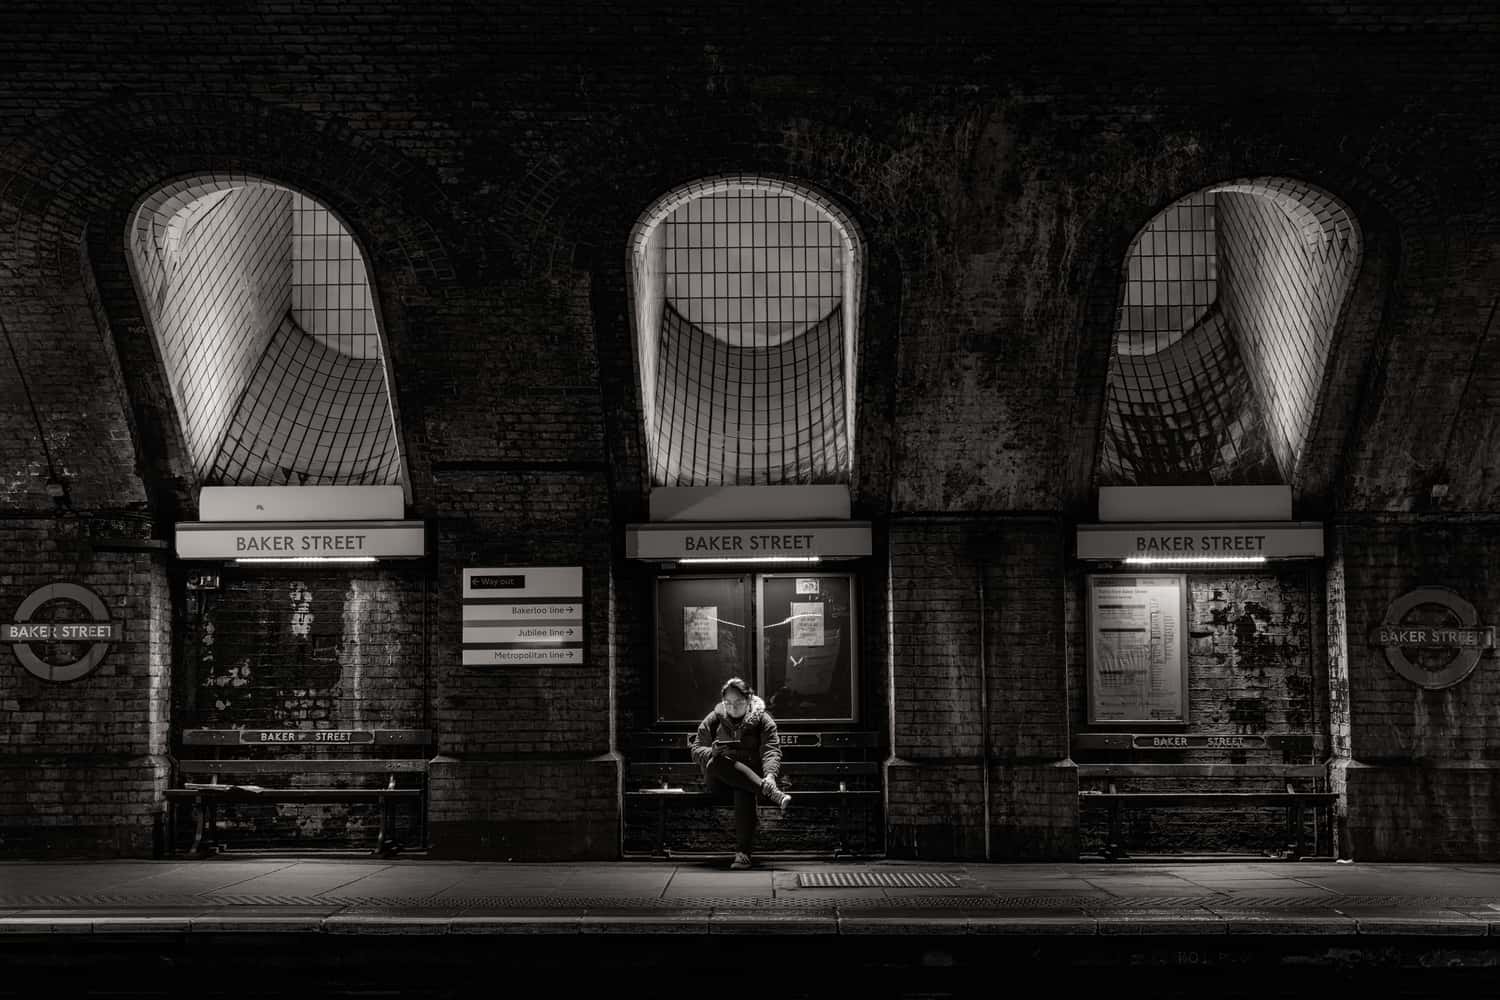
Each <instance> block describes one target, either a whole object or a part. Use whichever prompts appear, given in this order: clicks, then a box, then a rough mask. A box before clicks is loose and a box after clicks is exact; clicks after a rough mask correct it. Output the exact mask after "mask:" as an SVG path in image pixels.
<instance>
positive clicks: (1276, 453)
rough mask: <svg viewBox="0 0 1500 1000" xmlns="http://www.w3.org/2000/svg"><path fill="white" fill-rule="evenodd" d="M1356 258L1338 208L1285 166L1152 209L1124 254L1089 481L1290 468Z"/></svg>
mask: <svg viewBox="0 0 1500 1000" xmlns="http://www.w3.org/2000/svg"><path fill="white" fill-rule="evenodd" d="M1359 259H1360V234H1359V227H1358V225H1357V223H1356V222H1355V220H1354V218H1353V216H1352V214H1351V213H1350V212H1349V211H1348V209H1347V208H1346V207H1345V206H1344V205H1343V204H1342V203H1341V202H1339V201H1338V199H1336V198H1334V197H1333V196H1332V195H1330V194H1328V193H1327V192H1324V191H1320V190H1318V189H1316V188H1314V187H1312V186H1311V185H1308V184H1305V183H1302V182H1300V181H1293V180H1288V179H1285V178H1276V177H1261V178H1252V179H1245V180H1236V181H1231V182H1227V183H1223V184H1216V185H1212V186H1210V187H1207V188H1204V189H1203V190H1201V191H1198V192H1195V193H1193V194H1191V195H1188V196H1187V197H1184V198H1182V199H1180V200H1178V201H1176V202H1174V203H1173V204H1171V205H1169V206H1168V207H1167V208H1166V209H1164V210H1163V211H1162V212H1161V213H1159V214H1158V215H1157V216H1156V217H1155V218H1153V219H1152V220H1151V221H1150V223H1148V224H1147V225H1146V227H1145V228H1144V229H1142V230H1141V232H1140V234H1139V235H1138V236H1137V237H1136V238H1135V240H1134V241H1132V243H1131V246H1130V251H1129V253H1128V254H1127V256H1126V261H1125V272H1124V274H1123V276H1122V285H1123V289H1122V294H1121V298H1120V306H1119V312H1118V317H1117V321H1116V325H1115V343H1114V345H1113V347H1114V349H1113V352H1112V354H1113V356H1112V360H1111V363H1110V371H1109V387H1108V399H1107V404H1106V420H1105V429H1104V440H1103V447H1102V450H1101V453H1100V461H1099V468H1098V480H1099V481H1100V482H1101V483H1105V484H1135V485H1164V484H1171V483H1199V484H1210V483H1213V484H1247V483H1289V482H1291V481H1292V480H1293V478H1294V476H1295V474H1296V471H1297V468H1298V463H1299V462H1300V461H1301V459H1302V455H1303V451H1304V448H1305V445H1306V441H1307V437H1308V435H1309V433H1310V432H1311V430H1312V420H1313V414H1314V410H1315V408H1316V405H1317V399H1318V392H1319V390H1320V387H1321V385H1322V380H1323V369H1324V366H1325V364H1326V362H1327V360H1328V354H1329V350H1330V347H1331V345H1332V343H1333V337H1334V333H1335V330H1336V328H1337V325H1338V319H1339V314H1340V310H1341V309H1342V307H1343V303H1344V300H1345V298H1346V296H1347V294H1348V292H1349V289H1350V285H1351V282H1352V279H1353V276H1354V274H1355V272H1356V271H1357V270H1358V267H1359Z"/></svg>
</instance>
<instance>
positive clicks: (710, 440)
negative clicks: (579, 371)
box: [653, 187, 849, 485]
mask: <svg viewBox="0 0 1500 1000" xmlns="http://www.w3.org/2000/svg"><path fill="white" fill-rule="evenodd" d="M660 225H661V226H662V227H663V232H662V237H661V244H660V251H659V252H660V254H661V258H660V268H659V274H660V280H661V282H662V287H663V292H664V296H665V300H666V301H665V303H664V306H663V309H662V318H661V327H660V334H659V339H658V350H657V356H656V359H655V363H656V371H655V374H656V378H655V399H654V400H653V402H654V405H655V412H656V414H657V420H656V434H657V440H656V445H657V447H656V449H655V454H656V465H655V468H654V469H653V473H654V479H655V481H656V482H658V483H660V484H673V485H721V484H734V483H759V484H785V483H820V482H836V481H840V480H841V479H843V478H847V475H848V468H849V455H848V446H847V443H846V442H847V424H846V421H847V414H846V412H845V411H846V409H847V407H846V404H845V398H846V393H845V388H846V387H845V357H844V355H845V344H844V337H845V335H846V333H845V330H844V310H843V309H842V304H843V297H844V265H845V261H844V245H843V236H842V234H841V233H840V231H839V228H838V226H837V224H836V223H835V222H834V220H833V219H832V218H831V217H830V216H828V215H827V214H826V213H824V212H823V211H822V210H821V209H820V208H819V207H818V206H816V205H814V204H812V203H811V202H809V201H806V200H805V199H803V198H800V197H797V196H795V195H792V194H790V193H787V192H784V191H783V192H777V191H767V190H761V189H756V188H744V187H739V188H727V189H721V190H715V191H710V192H708V193H705V194H703V195H702V196H700V197H697V198H694V199H691V200H689V201H687V202H684V203H683V204H682V205H680V206H678V207H677V209H676V210H675V211H673V212H672V213H671V214H670V215H669V216H667V218H665V219H664V220H663V221H662V222H661V223H660Z"/></svg>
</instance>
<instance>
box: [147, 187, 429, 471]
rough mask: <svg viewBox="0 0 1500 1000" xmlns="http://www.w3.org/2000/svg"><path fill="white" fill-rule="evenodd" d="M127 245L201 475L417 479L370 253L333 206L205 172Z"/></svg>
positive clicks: (155, 211) (152, 205)
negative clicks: (409, 474) (403, 436)
mask: <svg viewBox="0 0 1500 1000" xmlns="http://www.w3.org/2000/svg"><path fill="white" fill-rule="evenodd" d="M127 241H128V250H129V253H128V257H129V259H130V261H131V270H132V273H133V275H134V278H135V282H136V289H137V292H138V294H139V296H140V300H141V303H142V305H143V308H144V311H145V313H146V315H147V316H148V318H149V320H150V324H151V327H152V332H153V334H154V336H155V339H156V343H157V347H158V352H159V355H160V357H161V359H162V362H163V366H164V368H165V372H166V377H167V383H168V385H169V386H170V388H171V392H172V395H173V399H174V402H175V404H176V407H177V412H178V414H179V415H180V418H181V421H182V425H183V435H184V438H185V440H186V441H187V445H188V450H189V453H190V455H191V459H192V463H193V468H194V471H195V472H196V474H197V477H198V480H199V482H200V483H201V484H204V485H294V486H295V485H339V484H379V485H391V484H402V483H403V481H404V479H405V476H404V473H403V461H402V455H401V449H400V436H399V434H398V429H397V427H396V422H395V417H394V414H393V411H392V407H391V392H390V378H389V372H388V371H387V369H386V365H385V351H384V349H383V346H382V338H381V331H380V321H379V317H378V313H377V310H376V307H375V297H374V294H373V292H372V290H371V288H370V284H369V274H368V270H367V268H366V264H365V259H364V254H363V253H362V251H361V250H360V247H359V245H358V243H357V241H356V240H355V239H354V237H353V235H352V234H351V233H350V232H349V230H348V229H347V228H346V227H345V226H344V224H343V223H342V222H341V221H340V220H339V219H338V218H337V217H336V216H335V215H334V214H333V212H331V211H330V210H329V209H328V208H327V207H326V206H324V205H322V204H320V203H319V202H317V201H316V200H314V199H312V198H309V197H307V196H306V195H304V194H301V193H299V192H297V191H293V190H291V189H289V188H286V187H283V186H281V185H278V184H274V183H271V182H269V181H266V180H262V179H259V178H253V177H223V176H218V175H216V176H213V177H196V178H189V179H185V180H181V181H176V182H174V183H171V184H169V185H167V186H165V187H163V188H161V189H159V190H157V191H156V192H154V193H153V194H151V195H150V196H149V197H147V198H145V199H144V200H143V201H142V203H141V204H140V206H139V207H138V209H137V210H136V211H135V213H134V215H133V217H132V220H131V226H130V229H129V232H128V234H127Z"/></svg>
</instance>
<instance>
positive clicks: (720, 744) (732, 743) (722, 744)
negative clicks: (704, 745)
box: [714, 740, 740, 749]
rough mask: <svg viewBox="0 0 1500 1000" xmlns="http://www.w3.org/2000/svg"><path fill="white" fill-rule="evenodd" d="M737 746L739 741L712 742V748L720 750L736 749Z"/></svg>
mask: <svg viewBox="0 0 1500 1000" xmlns="http://www.w3.org/2000/svg"><path fill="white" fill-rule="evenodd" d="M739 745H740V741H739V740H714V746H716V747H719V748H721V749H722V748H724V747H737V746H739Z"/></svg>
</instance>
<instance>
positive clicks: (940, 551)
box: [886, 518, 1077, 857]
mask: <svg viewBox="0 0 1500 1000" xmlns="http://www.w3.org/2000/svg"><path fill="white" fill-rule="evenodd" d="M1062 544H1063V541H1062V537H1061V531H1060V528H1059V526H1058V524H1057V523H1056V522H1055V521H1051V520H1048V519H1004V518H985V519H979V518H976V519H972V520H967V519H966V520H950V519H914V518H903V519H900V520H896V521H893V522H892V524H891V526H890V587H891V611H890V614H891V636H892V639H891V642H892V645H891V649H890V653H889V655H890V663H891V669H890V674H891V680H892V685H893V687H892V691H891V698H892V704H893V711H892V726H893V728H892V733H891V761H890V763H889V765H888V767H887V769H886V779H887V782H888V788H887V804H886V809H887V820H886V822H887V849H888V850H889V851H890V852H892V853H896V854H906V855H908V856H910V855H915V856H924V857H932V856H962V857H983V856H984V841H985V836H984V826H985V822H984V773H983V767H984V750H985V742H986V741H985V716H986V712H987V713H988V733H989V740H988V743H989V748H988V749H989V767H990V781H989V783H990V789H989V794H990V828H991V852H992V856H995V857H1048V856H1051V857H1059V856H1067V855H1068V854H1070V853H1071V851H1072V849H1073V848H1074V847H1075V844H1074V842H1073V840H1072V834H1071V827H1072V823H1073V817H1072V813H1071V810H1072V809H1073V808H1074V806H1073V801H1074V800H1073V797H1072V796H1073V795H1074V794H1076V790H1077V784H1076V781H1075V780H1074V779H1073V778H1072V777H1071V775H1070V773H1065V772H1064V771H1062V770H1058V769H1056V768H1054V766H1053V765H1055V764H1056V763H1058V762H1061V761H1063V760H1065V759H1066V757H1067V752H1068V751H1067V716H1066V712H1065V711H1064V708H1063V705H1064V694H1065V691H1066V674H1065V671H1066V661H1065V659H1064V655H1063V608H1062V596H1063V595H1062V591H1061V588H1059V587H1058V585H1057V578H1058V577H1057V574H1058V572H1059V570H1060V566H1061V560H1062V550H1061V546H1062ZM981 584H982V591H983V596H982V598H981ZM981 603H982V613H981ZM981 649H982V650H983V652H982V656H983V662H984V671H983V672H981V670H980V662H981ZM986 676H987V679H988V688H987V693H988V706H987V708H986V707H985V706H984V705H983V704H982V700H981V697H980V695H981V685H982V683H983V681H984V680H985V678H986ZM1070 789H1071V793H1070Z"/></svg>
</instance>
